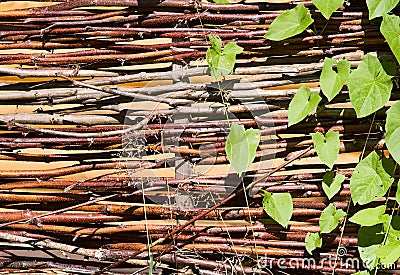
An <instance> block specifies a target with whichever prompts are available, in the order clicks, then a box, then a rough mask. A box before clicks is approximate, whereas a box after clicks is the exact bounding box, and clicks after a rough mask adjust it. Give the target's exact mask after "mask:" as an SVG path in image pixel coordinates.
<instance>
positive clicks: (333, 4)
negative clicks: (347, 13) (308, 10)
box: [312, 0, 344, 20]
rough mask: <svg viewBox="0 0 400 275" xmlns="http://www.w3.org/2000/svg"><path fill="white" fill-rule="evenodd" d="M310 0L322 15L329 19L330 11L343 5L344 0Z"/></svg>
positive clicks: (332, 11)
mask: <svg viewBox="0 0 400 275" xmlns="http://www.w3.org/2000/svg"><path fill="white" fill-rule="evenodd" d="M312 2H313V4H314V5H315V6H316V7H317V9H319V11H320V12H321V13H322V15H323V16H324V17H325V18H326V19H328V20H329V18H331V15H332V13H334V12H335V11H336V10H337V9H338V8H340V7H341V6H342V5H343V3H344V0H312Z"/></svg>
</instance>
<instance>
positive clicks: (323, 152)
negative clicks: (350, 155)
mask: <svg viewBox="0 0 400 275" xmlns="http://www.w3.org/2000/svg"><path fill="white" fill-rule="evenodd" d="M311 138H312V141H313V144H314V149H315V151H316V152H317V154H318V157H319V158H320V159H321V161H322V162H323V163H324V164H325V165H327V166H328V167H329V168H330V169H332V167H333V165H334V164H335V161H336V159H337V157H338V155H339V148H340V139H339V132H336V131H331V130H329V131H328V133H326V135H325V136H324V135H323V134H321V133H320V132H317V133H312V134H311Z"/></svg>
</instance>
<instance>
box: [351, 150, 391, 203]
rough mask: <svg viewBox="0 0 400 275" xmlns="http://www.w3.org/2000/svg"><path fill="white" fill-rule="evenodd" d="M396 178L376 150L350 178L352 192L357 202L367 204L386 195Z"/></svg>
mask: <svg viewBox="0 0 400 275" xmlns="http://www.w3.org/2000/svg"><path fill="white" fill-rule="evenodd" d="M393 181H394V179H393V177H392V176H391V175H390V174H389V173H388V172H387V171H386V169H385V168H384V166H383V161H382V158H381V157H380V156H379V155H378V154H377V153H376V152H375V151H374V152H372V153H370V154H369V155H368V156H367V157H366V158H365V159H363V160H361V161H360V162H359V163H358V164H357V166H356V168H355V169H354V172H353V175H352V176H351V178H350V193H351V197H352V199H353V202H354V203H355V204H356V203H358V204H367V203H370V202H372V201H374V200H376V199H378V198H380V197H382V196H384V195H385V194H386V192H387V190H388V189H389V187H390V186H391V185H392V183H393Z"/></svg>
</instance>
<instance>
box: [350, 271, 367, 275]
mask: <svg viewBox="0 0 400 275" xmlns="http://www.w3.org/2000/svg"><path fill="white" fill-rule="evenodd" d="M353 275H370V274H369V272H368V271H365V270H364V271H358V272H357V273H354V274H353Z"/></svg>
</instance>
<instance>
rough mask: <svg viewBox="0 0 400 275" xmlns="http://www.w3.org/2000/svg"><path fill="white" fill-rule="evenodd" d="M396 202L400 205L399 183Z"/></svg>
mask: <svg viewBox="0 0 400 275" xmlns="http://www.w3.org/2000/svg"><path fill="white" fill-rule="evenodd" d="M396 201H397V203H398V204H400V186H399V184H398V183H397V190H396Z"/></svg>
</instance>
